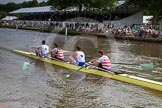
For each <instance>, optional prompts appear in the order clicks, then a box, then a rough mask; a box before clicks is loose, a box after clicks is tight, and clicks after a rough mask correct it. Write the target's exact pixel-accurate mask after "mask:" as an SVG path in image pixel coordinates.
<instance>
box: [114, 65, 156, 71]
mask: <svg viewBox="0 0 162 108" xmlns="http://www.w3.org/2000/svg"><path fill="white" fill-rule="evenodd" d="M112 64H120V65H134V66H140V67H141V69H144V70H151V69H153V68H154V66H153V63H146V64H129V63H112Z"/></svg>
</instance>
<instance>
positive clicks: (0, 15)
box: [0, 11, 7, 19]
mask: <svg viewBox="0 0 162 108" xmlns="http://www.w3.org/2000/svg"><path fill="white" fill-rule="evenodd" d="M6 16H7V12H5V11H0V19H2V18H4V17H6Z"/></svg>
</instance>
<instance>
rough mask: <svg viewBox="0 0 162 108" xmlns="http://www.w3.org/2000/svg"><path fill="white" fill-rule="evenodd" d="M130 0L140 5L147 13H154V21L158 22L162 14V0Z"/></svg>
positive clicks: (154, 22)
mask: <svg viewBox="0 0 162 108" xmlns="http://www.w3.org/2000/svg"><path fill="white" fill-rule="evenodd" d="M129 2H132V3H135V4H137V5H139V7H140V8H141V9H143V10H144V11H146V12H147V14H150V15H153V19H152V23H153V24H156V23H157V22H158V21H159V20H160V19H159V18H160V17H159V16H162V8H161V4H162V0H156V1H155V0H129Z"/></svg>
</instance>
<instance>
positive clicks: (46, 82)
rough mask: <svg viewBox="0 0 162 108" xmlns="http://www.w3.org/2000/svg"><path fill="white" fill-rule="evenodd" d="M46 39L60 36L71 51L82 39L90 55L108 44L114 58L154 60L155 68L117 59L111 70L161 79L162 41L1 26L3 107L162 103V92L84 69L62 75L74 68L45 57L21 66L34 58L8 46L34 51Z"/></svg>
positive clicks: (150, 106)
mask: <svg viewBox="0 0 162 108" xmlns="http://www.w3.org/2000/svg"><path fill="white" fill-rule="evenodd" d="M43 39H44V40H46V41H47V44H48V45H49V46H51V47H52V44H53V43H55V42H56V43H58V44H59V46H60V47H61V48H63V49H64V50H68V51H73V49H74V47H75V46H76V45H80V46H82V49H83V51H85V54H86V55H87V56H88V57H96V53H97V51H98V50H104V52H105V54H106V55H108V56H109V58H110V59H111V61H112V62H113V63H114V62H116V63H117V62H124V63H137V64H142V63H153V64H154V69H153V70H147V71H146V70H142V69H141V68H140V67H139V66H127V65H123V66H122V65H113V67H112V70H113V71H124V72H127V73H129V74H132V73H133V74H135V75H137V76H140V77H144V78H148V79H153V80H157V81H160V82H162V44H158V43H143V42H133V41H128V40H125V41H123V40H115V39H109V38H97V37H95V36H87V35H81V36H64V35H57V34H52V33H40V32H39V31H27V30H15V29H3V28H1V29H0V61H1V63H0V108H88V107H89V108H161V107H162V93H161V92H159V91H155V90H152V89H148V88H144V87H140V86H136V85H132V84H128V83H123V82H120V81H115V80H112V79H108V78H103V77H99V76H95V75H89V74H83V73H73V74H71V77H70V78H67V79H65V80H62V79H61V75H62V74H64V73H69V72H73V70H69V69H64V68H61V67H57V66H55V65H51V64H46V63H42V62H35V63H33V64H31V65H30V66H29V67H28V69H27V70H22V64H23V62H30V61H33V60H32V59H30V58H27V57H23V56H20V55H17V54H14V53H12V52H10V51H9V50H10V49H19V50H24V51H34V48H33V47H34V46H37V45H39V44H40V43H41V40H43ZM65 55H66V56H68V55H69V53H66V54H65ZM87 59H88V58H87Z"/></svg>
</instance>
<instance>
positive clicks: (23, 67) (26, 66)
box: [22, 57, 43, 70]
mask: <svg viewBox="0 0 162 108" xmlns="http://www.w3.org/2000/svg"><path fill="white" fill-rule="evenodd" d="M42 58H43V57H40V58H38V59H36V60H35V61H32V62H24V63H23V66H22V69H23V70H26V69H27V68H28V66H29V65H30V64H32V63H35V62H37V61H38V60H40V59H42Z"/></svg>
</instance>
